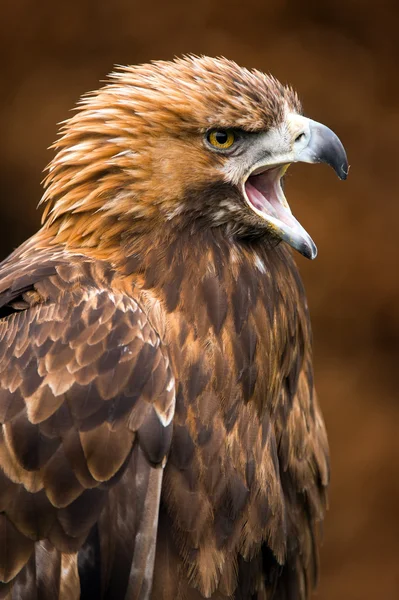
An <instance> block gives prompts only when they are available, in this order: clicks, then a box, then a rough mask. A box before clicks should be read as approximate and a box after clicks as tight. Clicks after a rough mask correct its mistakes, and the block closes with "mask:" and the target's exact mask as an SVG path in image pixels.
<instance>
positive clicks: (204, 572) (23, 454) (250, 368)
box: [0, 56, 348, 600]
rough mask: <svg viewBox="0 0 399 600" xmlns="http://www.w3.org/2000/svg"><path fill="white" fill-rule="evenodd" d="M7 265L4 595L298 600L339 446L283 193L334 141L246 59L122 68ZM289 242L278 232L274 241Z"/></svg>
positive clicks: (1, 448) (97, 101) (93, 97)
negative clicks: (317, 379)
mask: <svg viewBox="0 0 399 600" xmlns="http://www.w3.org/2000/svg"><path fill="white" fill-rule="evenodd" d="M55 148H56V151H57V152H56V156H55V158H54V159H53V160H52V162H51V163H50V166H49V167H48V174H47V177H46V179H45V193H44V197H43V200H42V202H43V203H44V205H45V211H44V217H43V226H42V228H41V229H40V230H39V231H38V232H37V233H36V234H35V235H34V236H33V237H32V238H30V239H29V240H28V241H26V242H25V243H24V244H22V246H20V247H19V248H18V249H17V250H15V251H14V252H13V253H12V254H11V256H9V257H8V258H7V259H6V260H5V261H4V262H3V263H2V264H1V266H0V306H1V308H0V311H1V314H0V355H1V360H0V421H1V424H2V426H1V441H0V510H1V512H0V539H1V543H0V581H1V583H0V598H7V599H22V600H25V599H26V600H56V599H59V600H75V599H78V598H82V600H87V599H91V598H93V599H112V600H122V599H125V600H144V599H148V598H151V599H153V600H200V599H201V598H212V599H214V600H216V599H217V600H222V599H224V600H227V599H237V600H249V599H251V600H266V599H267V600H270V599H271V598H273V599H275V600H283V599H284V600H303V599H305V598H308V597H309V594H310V592H311V590H312V588H313V586H314V583H315V578H316V571H317V523H318V521H320V520H321V519H322V518H323V514H324V509H325V498H326V486H327V484H328V478H329V467H328V446H327V440H326V433H325V428H324V424H323V420H322V417H321V414H320V410H319V407H318V404H317V400H316V397H315V392H314V387H313V375H312V356H311V333H310V325H309V317H308V309H307V304H306V299H305V295H304V291H303V287H302V284H301V281H300V278H299V275H298V271H297V268H296V266H295V264H294V262H293V260H292V258H291V251H290V249H289V247H288V245H289V246H292V247H293V248H295V249H296V250H298V251H299V252H300V253H301V254H303V255H305V256H307V257H308V258H314V257H315V255H316V247H315V245H314V243H313V242H312V240H311V238H310V237H309V235H308V234H307V233H306V231H305V230H304V229H303V228H302V226H301V225H300V224H299V223H298V221H297V220H296V219H295V218H294V216H293V215H292V213H291V210H290V208H289V205H288V203H287V201H286V199H285V196H284V193H283V188H282V180H283V176H284V173H285V171H286V169H287V168H288V166H289V164H290V163H293V162H297V161H304V162H310V163H317V162H326V163H328V164H329V165H331V166H332V167H333V168H334V169H335V171H336V172H337V174H338V176H339V177H340V178H341V179H345V177H346V174H347V170H348V167H347V159H346V155H345V151H344V148H343V146H342V144H341V142H340V141H339V139H338V138H337V136H336V135H335V134H334V133H333V132H332V131H331V130H330V129H328V128H327V127H325V126H324V125H321V124H319V123H316V122H315V121H312V120H310V119H308V118H305V117H304V116H303V115H302V112H301V105H300V103H299V100H298V97H297V95H296V94H295V93H294V91H293V90H292V89H291V88H289V87H285V86H283V85H281V84H280V83H279V82H278V81H277V80H276V79H274V78H272V77H270V76H267V75H265V74H263V73H261V72H259V71H256V70H247V69H244V68H241V67H239V66H238V65H237V64H235V63H234V62H231V61H229V60H226V59H224V58H221V59H213V58H208V57H192V56H190V57H185V58H182V59H176V60H174V61H172V62H153V63H151V64H145V65H141V66H131V67H126V68H120V69H119V70H117V71H116V72H115V73H113V74H111V76H110V78H109V81H108V82H107V84H106V85H105V86H104V87H103V88H101V89H100V90H99V91H96V92H94V93H91V94H89V95H87V96H85V97H84V98H83V100H82V101H81V103H80V106H79V109H78V111H77V112H76V114H75V115H74V116H73V117H72V118H70V119H69V120H68V121H67V122H66V123H65V124H64V125H63V128H62V132H61V137H60V138H59V139H58V141H57V142H56V144H55ZM282 241H283V242H285V243H282Z"/></svg>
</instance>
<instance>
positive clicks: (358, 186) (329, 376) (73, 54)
mask: <svg viewBox="0 0 399 600" xmlns="http://www.w3.org/2000/svg"><path fill="white" fill-rule="evenodd" d="M375 4H377V6H376V7H374V5H375ZM398 15H399V8H398V9H397V8H396V2H395V0H392V1H391V2H389V1H384V0H383V1H380V2H378V3H375V0H372V1H367V0H364V1H362V0H348V1H347V2H342V1H341V0H339V1H337V0H323V1H320V2H318V3H314V4H313V3H311V2H309V1H307V0H301V1H299V0H297V1H295V0H286V1H280V2H278V1H277V0H270V1H269V2H266V1H265V0H246V1H245V2H234V1H230V2H229V1H227V0H197V2H195V3H193V5H192V6H190V4H189V2H185V1H184V0H181V2H173V3H170V2H166V1H163V2H161V1H159V0H158V2H136V1H134V0H113V1H111V0H108V2H105V1H99V0H80V2H77V1H76V0H70V1H69V2H54V1H50V0H41V2H35V1H34V0H18V1H16V2H11V0H3V2H2V3H1V19H0V50H1V56H2V57H3V59H2V66H1V87H0V210H1V212H0V214H1V230H0V231H1V236H0V257H5V256H6V255H7V254H8V253H9V252H10V251H11V250H12V248H13V247H15V246H17V245H18V244H19V243H20V242H22V241H23V240H24V239H25V238H26V237H28V236H29V235H30V234H31V233H33V231H34V230H35V229H36V228H37V227H38V224H39V212H37V211H36V205H37V203H38V200H39V198H40V196H41V187H40V180H41V171H42V169H43V167H44V166H45V165H46V164H47V162H48V161H49V159H50V157H51V153H50V152H48V151H47V150H46V148H47V147H48V146H49V145H50V143H51V142H52V141H53V140H54V139H55V136H56V131H57V127H56V123H57V122H59V121H61V120H63V119H65V118H67V117H68V115H69V114H70V113H69V109H70V108H72V107H73V105H74V104H75V102H76V100H77V99H78V97H79V95H80V94H82V93H83V92H86V91H88V90H90V89H94V88H96V87H97V86H98V82H99V80H100V79H104V77H105V75H106V74H107V73H108V72H109V71H110V70H111V69H112V65H113V64H114V63H122V64H124V63H137V62H143V61H148V60H150V59H154V58H164V59H169V58H172V57H173V56H174V55H176V54H182V53H187V52H193V53H205V54H209V55H224V56H227V57H229V58H232V59H235V60H236V61H237V62H239V63H241V64H243V65H245V66H249V67H257V68H259V69H262V70H265V71H268V72H272V73H273V74H274V75H275V76H277V77H278V78H279V79H281V80H282V81H284V82H290V83H291V84H292V85H293V86H294V87H295V88H296V89H297V90H298V92H299V94H300V96H301V98H302V100H303V103H304V106H305V112H306V114H308V115H309V116H311V117H312V118H314V119H316V120H319V121H322V122H324V123H326V124H328V125H329V126H330V127H331V128H332V129H334V130H335V131H336V133H337V134H338V135H339V136H340V137H341V139H342V141H343V143H344V145H345V146H346V148H347V151H348V156H349V160H350V163H351V171H350V177H349V179H348V181H347V182H346V183H342V182H340V181H338V179H336V178H335V177H334V174H333V172H332V171H331V170H328V169H327V168H326V167H323V166H320V167H309V166H307V165H301V166H296V167H294V168H292V169H291V170H290V172H291V176H290V178H289V181H288V199H289V200H290V202H291V206H292V207H293V209H294V211H295V212H296V214H297V216H298V217H299V218H300V220H301V222H302V224H303V225H305V227H306V228H307V229H308V231H309V232H310V233H311V235H312V236H313V238H314V239H315V241H316V243H317V245H318V247H319V257H318V259H317V260H316V262H314V263H309V262H307V261H305V260H304V259H302V258H300V257H299V258H298V262H299V263H300V268H301V271H302V274H303V278H304V280H305V284H306V287H307V291H308V296H309V303H310V307H311V313H312V318H313V328H314V338H315V368H316V382H317V386H318V391H319V396H320V399H321V403H322V406H323V410H324V415H325V418H326V421H327V426H328V430H329V437H330V443H331V452H332V485H331V493H330V511H329V514H328V517H327V521H326V526H325V541H324V546H323V551H322V574H321V582H320V586H319V589H318V592H317V597H318V598H319V599H320V600H340V599H343V600H369V599H370V600H371V599H373V600H376V599H383V600H394V599H397V598H399V514H398V513H399V470H398V466H399V398H398V383H397V382H398V377H397V375H398V370H399V363H398V358H399V312H398V304H399V302H398V300H399V294H398V292H399V268H398V262H399V260H398V259H399V247H398V240H399V225H398V219H399V203H398V189H399V187H398V183H399V177H398V173H399V168H398V166H397V157H398V150H397V146H398V140H399V105H398V92H399V89H398V77H397V71H396V69H397V63H398V60H399V42H398V39H397V31H398V28H399V18H398Z"/></svg>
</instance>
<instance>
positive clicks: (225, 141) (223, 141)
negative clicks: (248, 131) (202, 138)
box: [207, 129, 236, 150]
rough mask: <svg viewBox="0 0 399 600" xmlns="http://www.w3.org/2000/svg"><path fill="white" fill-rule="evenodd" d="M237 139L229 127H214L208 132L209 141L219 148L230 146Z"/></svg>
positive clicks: (224, 148) (223, 148)
mask: <svg viewBox="0 0 399 600" xmlns="http://www.w3.org/2000/svg"><path fill="white" fill-rule="evenodd" d="M235 139H236V137H235V135H234V133H233V132H232V131H231V130H228V129H213V130H212V131H210V132H209V133H208V134H207V140H208V142H209V143H210V144H211V146H213V147H214V148H217V149H218V150H226V149H227V148H230V147H231V146H232V145H233V144H234V141H235Z"/></svg>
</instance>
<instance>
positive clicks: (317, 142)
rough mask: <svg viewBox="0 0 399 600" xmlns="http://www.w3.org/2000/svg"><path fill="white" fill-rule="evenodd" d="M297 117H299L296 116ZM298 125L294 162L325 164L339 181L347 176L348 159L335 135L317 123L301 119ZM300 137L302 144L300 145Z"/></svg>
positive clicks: (295, 120)
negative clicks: (331, 169)
mask: <svg viewBox="0 0 399 600" xmlns="http://www.w3.org/2000/svg"><path fill="white" fill-rule="evenodd" d="M298 116H299V115H298ZM293 121H294V123H293V124H294V126H295V123H298V121H299V123H298V125H299V126H300V134H298V135H297V136H296V138H295V141H294V145H295V144H296V148H294V162H307V163H327V164H328V165H330V167H332V168H333V169H334V171H335V172H336V174H337V175H338V177H339V178H340V179H346V178H347V176H348V159H347V157H346V152H345V148H344V147H343V145H342V142H341V140H340V139H339V137H338V136H337V135H335V133H334V132H333V131H332V130H331V129H329V128H328V127H326V126H325V125H322V123H317V121H312V120H311V119H306V118H305V117H301V118H300V119H293ZM302 136H303V142H304V143H302Z"/></svg>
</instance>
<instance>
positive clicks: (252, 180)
mask: <svg viewBox="0 0 399 600" xmlns="http://www.w3.org/2000/svg"><path fill="white" fill-rule="evenodd" d="M280 177H281V167H277V168H273V169H268V170H267V171H263V173H260V174H258V175H251V176H250V177H248V180H247V181H246V183H245V191H246V193H247V197H248V200H249V201H250V203H251V204H252V205H253V206H254V207H255V208H256V209H257V210H260V211H261V212H263V213H265V214H268V215H270V216H272V217H274V218H275V219H278V220H279V221H281V222H282V223H284V224H285V225H288V226H289V227H295V225H296V220H295V218H294V217H293V216H292V214H291V211H290V209H289V206H288V204H287V203H286V201H285V204H286V206H285V205H284V204H283V203H282V202H281V200H280V197H279V196H280V195H281V196H282V198H284V195H283V193H282V190H281V188H280V190H279V187H280ZM279 191H280V194H279Z"/></svg>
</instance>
